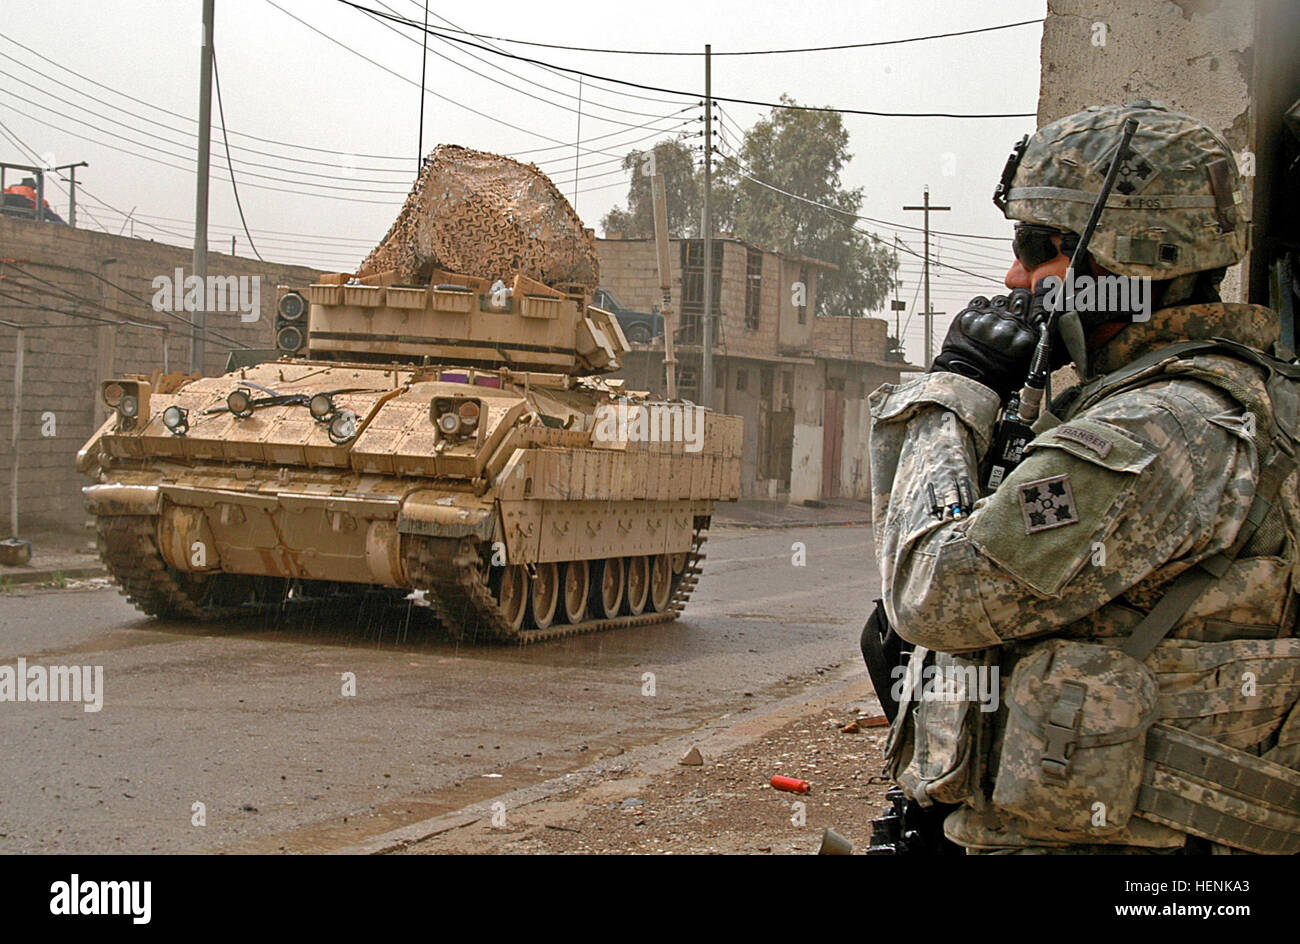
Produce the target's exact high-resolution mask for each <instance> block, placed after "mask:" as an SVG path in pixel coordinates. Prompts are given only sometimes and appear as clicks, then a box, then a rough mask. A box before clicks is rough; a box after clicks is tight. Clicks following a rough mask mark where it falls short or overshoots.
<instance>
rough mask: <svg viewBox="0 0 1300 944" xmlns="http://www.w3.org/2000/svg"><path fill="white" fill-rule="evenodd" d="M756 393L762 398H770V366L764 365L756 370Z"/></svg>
mask: <svg viewBox="0 0 1300 944" xmlns="http://www.w3.org/2000/svg"><path fill="white" fill-rule="evenodd" d="M758 395H759V396H760V397H762V398H763V399H764V400H770V399H772V368H770V367H764V368H763V369H762V370H760V371H759V372H758Z"/></svg>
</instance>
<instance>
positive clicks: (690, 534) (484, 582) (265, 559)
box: [78, 146, 742, 642]
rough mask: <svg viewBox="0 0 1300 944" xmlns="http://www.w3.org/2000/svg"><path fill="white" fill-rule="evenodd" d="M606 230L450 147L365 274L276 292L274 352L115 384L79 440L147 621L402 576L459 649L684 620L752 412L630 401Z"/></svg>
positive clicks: (399, 581) (108, 533)
mask: <svg viewBox="0 0 1300 944" xmlns="http://www.w3.org/2000/svg"><path fill="white" fill-rule="evenodd" d="M597 283H598V272H597V265H596V257H595V252H594V240H593V239H592V237H591V233H590V231H589V230H585V229H583V228H582V225H581V221H579V220H578V218H577V216H576V214H574V213H573V211H572V209H571V208H570V207H569V205H568V203H567V202H566V201H565V200H564V197H563V196H562V195H560V194H559V192H558V191H557V190H556V189H555V187H554V186H553V185H552V184H551V182H550V181H549V180H548V179H547V178H546V177H545V176H544V175H542V174H541V173H540V172H538V171H537V170H536V169H535V168H533V167H531V166H525V165H521V164H517V163H516V162H514V161H509V160H507V159H504V158H500V157H496V156H494V155H488V154H484V153H481V152H476V151H469V150H466V149H463V148H456V147H448V146H443V147H439V148H437V149H436V150H435V151H434V152H433V154H432V156H431V157H430V158H429V159H428V160H427V161H426V164H425V166H424V169H423V170H422V172H421V174H420V177H419V179H418V180H417V182H416V186H415V189H414V190H413V191H412V193H411V196H410V197H409V198H408V200H407V204H406V206H405V207H404V208H403V211H402V214H401V215H400V216H399V217H398V220H397V222H396V223H395V224H394V226H393V228H392V229H391V230H390V232H389V234H388V236H387V237H385V240H384V242H383V243H381V245H380V246H379V248H378V249H376V250H375V251H374V252H373V253H371V255H370V257H369V258H368V259H367V260H366V262H365V264H363V266H362V269H361V270H360V273H359V274H358V275H357V276H350V275H334V276H326V277H324V278H322V279H321V280H320V281H319V283H318V284H314V285H310V286H303V287H301V289H290V288H287V287H282V289H281V290H280V293H279V297H278V304H277V309H278V311H277V325H278V326H279V332H278V336H277V340H278V343H279V346H280V347H281V348H282V349H283V350H286V351H287V352H291V353H288V354H286V356H283V357H281V358H280V359H279V360H276V361H270V362H264V363H261V364H258V365H256V366H250V367H245V368H241V369H237V370H233V371H231V372H229V373H226V374H224V375H222V376H219V377H205V378H201V379H189V378H184V379H180V380H177V381H173V382H168V381H167V379H165V378H164V380H163V381H158V380H157V378H155V383H156V385H155V384H151V383H150V381H149V380H147V379H145V378H143V377H124V378H121V379H117V380H113V381H109V382H108V383H105V384H104V385H103V390H102V393H103V397H104V399H105V401H106V402H107V404H108V405H109V406H110V407H111V409H112V415H111V416H110V417H109V419H108V420H107V421H106V422H105V423H104V425H103V426H102V427H101V428H100V429H99V430H98V432H96V433H95V435H94V436H93V437H92V439H91V440H90V442H88V443H87V444H86V446H85V447H83V449H82V450H81V452H80V454H79V455H78V465H79V468H80V469H81V470H82V471H83V472H86V473H87V474H89V475H92V476H93V477H94V478H95V479H96V483H97V484H94V485H91V486H89V487H88V488H86V489H85V490H84V491H85V495H86V502H87V506H88V508H89V510H90V512H91V513H92V514H93V515H94V516H95V518H96V520H97V527H98V537H99V547H100V552H101V554H102V556H103V558H104V561H105V563H106V564H107V566H108V569H109V571H110V573H111V574H112V576H113V578H114V580H116V581H117V583H118V584H119V585H120V587H121V590H122V592H123V593H124V594H126V595H127V596H128V597H129V598H130V599H131V600H132V602H133V603H134V604H135V605H136V606H137V607H139V608H140V609H141V610H143V611H144V612H146V613H149V614H151V615H155V616H160V617H169V618H181V619H210V618H217V617H221V616H226V615H231V614H233V613H236V612H239V611H240V608H241V607H244V606H246V605H250V604H251V605H257V604H278V603H280V602H282V601H284V600H285V599H286V598H288V599H296V598H311V597H320V596H330V595H334V594H339V593H345V594H346V593H349V592H361V591H366V590H372V589H377V588H388V589H389V592H391V593H392V594H393V595H394V597H395V598H396V599H401V598H402V597H406V598H408V599H411V600H413V601H415V602H418V603H420V604H424V605H427V606H428V607H430V608H431V609H432V610H433V612H434V613H435V614H436V616H437V617H438V619H439V621H440V622H441V623H442V625H443V626H444V627H445V629H446V630H447V631H449V632H450V633H452V634H454V635H457V636H462V637H465V638H477V639H480V640H500V641H520V642H527V641H536V640H540V639H549V638H553V637H556V636H562V635H567V634H570V633H577V632H586V631H590V630H595V629H604V628H608V627H615V626H623V625H639V624H644V623H653V622H660V621H665V620H670V619H674V618H676V616H677V614H678V613H679V612H680V611H681V609H682V607H683V606H684V604H685V602H686V599H687V597H688V596H689V595H690V593H691V590H692V588H693V587H694V586H695V583H696V580H697V579H698V576H699V572H700V562H701V559H702V557H703V555H702V553H701V546H702V545H703V543H704V540H705V532H706V529H707V528H708V524H709V519H710V515H711V514H712V511H713V503H714V502H715V501H718V500H728V499H734V498H736V497H737V495H738V491H739V481H740V452H741V435H742V431H741V420H740V419H739V418H738V417H732V416H724V415H720V414H716V413H712V412H709V411H706V410H703V409H699V408H696V407H694V406H692V405H690V404H688V403H683V402H669V401H663V400H658V399H655V398H651V397H649V396H647V395H644V394H636V393H633V392H629V391H625V390H624V389H623V386H622V382H621V381H616V380H606V379H604V378H602V377H601V376H600V375H601V374H603V373H607V372H609V371H612V370H616V369H617V368H618V367H619V361H620V357H621V356H622V355H623V354H624V352H625V351H626V349H627V343H626V341H625V339H624V337H623V334H622V332H621V331H620V329H619V326H618V322H617V321H616V320H615V318H614V317H613V316H612V315H611V314H610V313H609V312H607V311H605V310H602V309H599V308H596V307H593V306H592V305H591V304H590V302H591V297H592V292H593V291H594V289H595V287H596V285H597Z"/></svg>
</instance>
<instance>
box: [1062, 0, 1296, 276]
mask: <svg viewBox="0 0 1300 944" xmlns="http://www.w3.org/2000/svg"><path fill="white" fill-rule="evenodd" d="M1273 5H1274V4H1273V3H1272V0H1048V4H1047V20H1046V22H1045V23H1044V24H1043V41H1042V84H1041V86H1040V89H1039V97H1038V119H1039V124H1040V125H1041V124H1045V123H1047V122H1051V121H1055V120H1056V119H1058V118H1062V117H1064V116H1065V115H1068V114H1071V113H1073V112H1075V111H1078V110H1080V109H1082V108H1084V107H1086V106H1088V105H1096V104H1117V103H1120V104H1122V103H1125V102H1129V101H1133V100H1134V99H1139V98H1148V99H1154V100H1157V101H1162V102H1164V103H1165V104H1167V105H1169V106H1170V107H1171V108H1174V109H1176V110H1178V111H1182V112H1186V113H1187V114H1190V115H1194V116H1196V117H1198V118H1201V119H1202V120H1204V121H1206V122H1207V123H1209V124H1210V125H1211V126H1212V127H1214V128H1215V129H1216V130H1217V131H1219V133H1221V134H1222V135H1223V136H1224V139H1225V140H1226V141H1227V142H1228V144H1229V145H1230V146H1231V147H1232V149H1233V151H1234V152H1236V153H1237V155H1238V164H1239V165H1241V164H1242V160H1241V158H1242V155H1243V154H1245V153H1246V152H1249V153H1250V154H1251V159H1252V161H1253V162H1254V163H1256V164H1258V163H1259V160H1260V159H1261V158H1262V157H1264V156H1265V155H1266V154H1267V153H1268V152H1269V150H1270V148H1269V146H1268V144H1267V143H1266V142H1261V141H1260V140H1259V136H1258V128H1259V122H1258V113H1257V106H1256V100H1257V95H1256V92H1257V89H1256V84H1257V82H1256V74H1257V70H1258V67H1259V63H1258V62H1257V58H1258V57H1257V55H1256V45H1257V43H1256V37H1257V32H1258V30H1259V29H1260V27H1261V23H1262V15H1264V14H1268V13H1269V7H1270V6H1273ZM1103 27H1104V34H1103V31H1102V29H1103ZM1103 35H1104V45H1102V44H1101V43H1100V40H1101V38H1102V37H1103ZM1295 55H1296V53H1295V50H1294V48H1292V50H1291V56H1292V57H1295ZM1254 183H1255V181H1253V180H1251V181H1248V184H1251V186H1248V187H1247V191H1248V194H1249V196H1250V199H1249V202H1250V203H1251V204H1252V205H1253V204H1254V203H1255V200H1254V199H1253V198H1254V190H1255V187H1254V186H1253V184H1254ZM1252 212H1253V210H1248V215H1250V214H1251V213H1252ZM1257 222H1258V219H1257ZM1257 235H1258V233H1257ZM1248 265H1249V261H1247V262H1246V263H1245V264H1243V265H1239V266H1235V267H1234V268H1233V269H1231V270H1229V272H1228V276H1227V278H1226V279H1225V280H1224V284H1223V296H1224V298H1225V299H1228V300H1242V299H1244V297H1245V288H1244V280H1243V269H1244V267H1245V266H1248Z"/></svg>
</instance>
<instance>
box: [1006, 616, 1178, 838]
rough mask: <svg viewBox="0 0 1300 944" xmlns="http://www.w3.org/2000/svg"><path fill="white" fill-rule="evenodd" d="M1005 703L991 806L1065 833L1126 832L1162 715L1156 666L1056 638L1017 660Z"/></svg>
mask: <svg viewBox="0 0 1300 944" xmlns="http://www.w3.org/2000/svg"><path fill="white" fill-rule="evenodd" d="M1006 702H1007V724H1006V730H1005V733H1004V735H1003V741H1002V751H1001V754H1000V756H999V758H998V767H997V774H996V776H995V777H994V781H993V805H994V806H996V807H999V808H1001V809H1004V810H1006V811H1008V812H1010V813H1013V814H1015V815H1016V816H1019V817H1022V818H1024V819H1026V820H1028V821H1029V822H1030V823H1031V824H1035V825H1037V826H1039V827H1042V828H1043V829H1045V830H1046V831H1048V832H1050V834H1051V835H1052V836H1054V837H1059V838H1062V839H1088V838H1096V837H1100V836H1106V835H1110V834H1112V833H1116V832H1118V831H1119V830H1121V829H1123V828H1124V827H1125V825H1127V823H1128V821H1129V817H1131V816H1132V815H1133V811H1134V809H1135V807H1136V806H1137V800H1138V791H1139V789H1140V787H1141V784H1142V766H1143V750H1144V747H1145V744H1146V736H1147V730H1148V729H1149V728H1150V727H1151V725H1152V724H1153V723H1154V722H1155V720H1156V710H1157V685H1156V679H1155V675H1154V674H1153V673H1152V672H1151V670H1150V669H1148V668H1147V667H1146V666H1145V665H1143V664H1142V663H1141V662H1139V661H1137V660H1136V659H1134V658H1133V657H1132V656H1129V655H1127V654H1125V653H1124V652H1123V651H1121V650H1120V649H1117V648H1115V647H1113V646H1103V645H1096V644H1093V643H1084V642H1075V641H1072V640H1068V639H1053V640H1050V641H1048V642H1044V643H1042V644H1040V645H1038V646H1036V647H1035V648H1034V649H1032V650H1031V651H1030V652H1029V653H1028V654H1027V655H1026V656H1025V657H1023V658H1022V659H1021V660H1020V661H1019V662H1018V663H1017V664H1016V667H1015V669H1014V670H1013V671H1012V674H1011V682H1010V683H1009V685H1008V687H1007V693H1006ZM1034 831H1035V832H1036V831H1037V830H1034Z"/></svg>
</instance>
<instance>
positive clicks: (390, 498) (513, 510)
mask: <svg viewBox="0 0 1300 944" xmlns="http://www.w3.org/2000/svg"><path fill="white" fill-rule="evenodd" d="M83 492H84V494H85V498H86V507H87V510H88V511H89V512H90V513H91V514H94V515H99V516H106V515H140V516H148V517H150V518H153V519H154V520H155V521H156V522H157V529H158V530H157V539H158V547H159V549H160V551H161V553H162V556H163V558H164V560H165V561H166V562H167V564H168V565H169V566H171V567H174V568H176V569H177V570H180V571H186V572H217V571H224V572H227V573H239V574H254V575H263V576H272V577H296V578H302V579H310V580H332V581H343V582H349V583H367V584H373V585H379V586H386V587H408V586H411V585H412V582H411V581H410V579H409V578H408V575H407V574H406V571H405V566H404V564H403V555H402V536H403V535H404V534H414V535H427V536H433V537H445V538H462V539H468V540H470V541H472V542H473V543H474V544H475V545H490V544H497V545H498V548H499V549H500V550H501V551H503V552H504V561H502V560H501V559H499V558H498V561H497V562H498V563H501V562H504V563H511V564H531V563H540V562H546V561H565V560H582V559H597V558H603V557H616V556H624V557H626V556H634V555H648V554H676V553H683V552H687V551H689V550H690V549H691V537H692V530H693V525H694V519H695V517H697V516H707V515H709V514H711V513H712V504H713V503H712V502H710V501H694V502H692V501H667V502H653V501H549V500H531V501H530V500H525V501H494V500H492V499H489V498H478V497H476V496H474V495H473V494H471V493H468V492H458V491H450V490H443V489H419V490H415V491H411V492H408V493H407V494H406V495H404V496H401V497H399V495H397V494H367V495H357V494H343V495H336V494H329V493H325V494H321V493H319V492H317V493H305V492H304V493H292V492H288V491H279V492H275V493H266V492H242V493H241V492H238V491H231V490H224V489H213V488H194V487H186V486H174V485H165V484H164V485H131V484H107V485H93V486H90V487H88V488H85V489H83Z"/></svg>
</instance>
